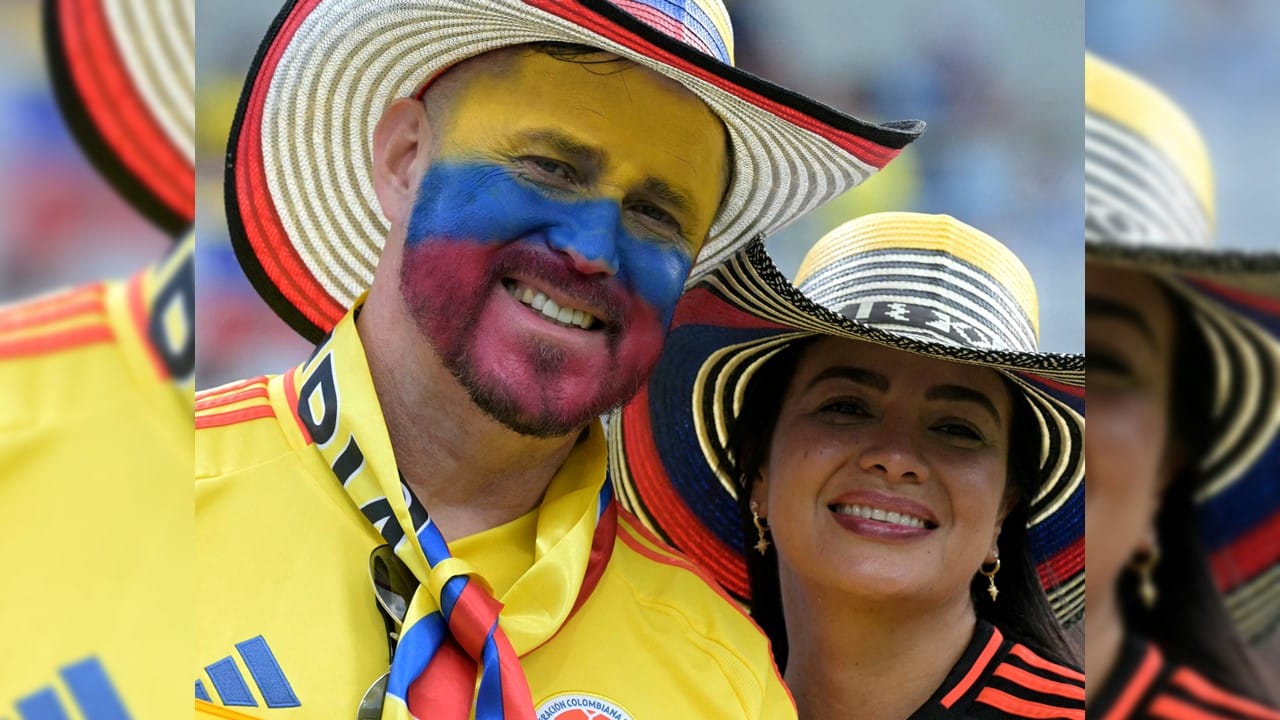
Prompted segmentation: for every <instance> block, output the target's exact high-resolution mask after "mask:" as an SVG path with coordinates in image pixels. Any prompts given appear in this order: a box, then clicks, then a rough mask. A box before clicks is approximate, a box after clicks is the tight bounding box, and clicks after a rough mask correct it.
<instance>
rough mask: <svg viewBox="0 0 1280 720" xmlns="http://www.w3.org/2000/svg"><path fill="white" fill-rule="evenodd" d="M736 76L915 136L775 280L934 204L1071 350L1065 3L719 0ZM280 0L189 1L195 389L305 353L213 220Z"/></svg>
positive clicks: (1077, 280) (1076, 169)
mask: <svg viewBox="0 0 1280 720" xmlns="http://www.w3.org/2000/svg"><path fill="white" fill-rule="evenodd" d="M727 5H728V6H729V9H730V13H731V14H732V15H733V18H734V25H735V30H736V35H737V60H738V64H739V66H741V67H743V68H745V69H747V70H749V71H751V72H754V73H755V74H757V75H762V76H764V77H767V78H769V79H771V80H774V81H776V82H778V83H780V84H782V85H785V86H788V87H791V88H794V89H796V90H799V91H801V92H803V93H805V94H808V95H810V96H812V97H815V98H818V99H820V100H822V101H823V102H825V103H827V104H828V105H832V106H834V107H836V108H839V109H841V110H845V111H848V112H853V113H855V114H857V115H860V116H863V117H866V118H869V119H874V120H877V121H888V120H897V119H904V118H921V119H924V120H926V121H928V123H929V129H928V131H927V132H926V133H925V134H924V136H923V137H922V138H921V139H920V140H919V141H917V142H916V143H915V144H914V145H913V146H912V147H911V148H909V149H908V150H907V151H906V152H904V153H903V154H902V155H901V156H900V157H899V159H898V160H896V161H895V162H894V163H893V164H892V165H891V166H890V167H889V169H888V170H887V171H886V172H884V173H882V174H881V175H880V176H878V177H876V178H873V179H872V180H871V181H870V182H868V183H867V184H865V185H863V186H862V187H861V188H858V189H856V190H855V191H853V193H851V194H850V195H849V196H846V197H845V198H842V199H840V200H838V201H836V202H835V203H833V204H832V205H831V206H829V207H828V208H827V209H826V210H824V211H822V212H820V213H818V214H815V215H813V216H811V217H809V218H807V219H806V220H804V221H801V222H800V223H797V224H796V225H793V226H792V227H789V228H787V229H786V230H784V231H782V232H780V233H779V234H777V235H776V236H775V237H773V238H771V239H770V241H769V250H770V252H771V253H773V255H774V257H775V258H776V259H777V260H778V262H779V264H780V265H781V267H782V269H783V270H784V271H785V272H787V273H788V274H791V273H794V272H795V270H796V268H797V267H798V266H799V263H800V258H801V257H803V255H804V252H805V250H807V249H808V247H809V246H810V245H811V244H812V243H813V241H815V240H816V239H817V238H818V237H820V236H821V235H822V233H824V232H826V231H827V230H829V229H831V228H833V227H835V226H836V225H838V224H840V222H842V221H844V220H846V219H849V218H852V217H854V216H856V215H860V214H864V213H868V212H874V211H878V210H919V211H923V212H946V213H949V214H952V215H955V216H956V217H958V218H960V219H961V220H963V221H965V222H968V223H970V224H972V225H975V226H976V227H979V228H982V229H983V230H985V231H987V232H989V233H990V234H992V235H994V236H995V237H997V238H999V239H1001V240H1002V241H1004V242H1005V243H1006V244H1008V245H1009V246H1010V247H1012V248H1013V249H1014V251H1015V252H1016V253H1018V255H1019V256H1020V257H1021V258H1022V259H1023V261H1024V262H1025V263H1026V265H1027V266H1028V268H1030V270H1031V273H1032V275H1033V277H1034V278H1035V281H1036V284H1037V286H1038V288H1039V291H1040V306H1041V333H1042V343H1043V346H1044V347H1045V348H1046V349H1049V350H1056V351H1064V352H1080V351H1082V350H1083V319H1082V308H1083V303H1082V301H1081V293H1082V289H1083V276H1084V270H1083V259H1082V254H1081V228H1082V225H1083V221H1082V213H1081V209H1080V208H1081V205H1082V202H1083V189H1082V188H1083V169H1082V163H1083V156H1082V153H1081V147H1080V138H1081V127H1082V125H1083V114H1082V109H1081V107H1082V102H1083V100H1082V98H1083V84H1082V78H1081V72H1080V67H1081V56H1080V47H1081V44H1082V42H1083V38H1084V24H1083V23H1084V16H1083V11H1082V10H1081V9H1080V8H1079V7H1078V6H1077V5H1076V4H1075V3H1053V2H1037V3H1027V2H1024V1H1023V0H909V1H908V0H901V1H900V2H897V3H880V4H872V3H848V2H843V1H842V0H805V2H804V4H803V6H804V11H803V12H798V11H797V10H796V8H797V4H796V3H794V2H790V1H789V0H738V1H737V2H734V1H733V0H729V2H727ZM277 8H278V4H277V3H274V2H263V1H262V0H217V2H213V1H211V0H207V1H206V0H202V1H201V2H199V3H198V7H197V10H198V12H197V16H196V28H197V73H196V82H197V91H198V94H199V98H200V100H199V102H200V105H199V107H198V108H197V117H198V118H199V120H198V122H197V132H198V145H197V158H198V170H199V186H198V192H199V198H198V207H199V213H198V220H197V242H198V247H199V250H198V259H197V268H198V289H199V301H198V308H199V310H198V312H199V314H198V329H199V336H198V345H197V347H198V352H199V360H198V370H197V387H201V388H203V387H209V386H211V385H215V384H220V383H223V382H228V381H231V380H234V379H237V378H239V377H244V376H250V375H257V374H261V373H271V372H279V371H281V370H284V369H286V368H288V367H290V366H291V365H293V364H296V363H297V362H299V361H301V359H303V358H304V357H305V356H306V354H307V353H308V351H309V348H308V347H307V346H306V345H305V344H304V343H303V342H302V341H301V340H300V339H298V338H297V337H296V336H294V334H293V333H292V332H291V331H290V330H289V329H288V328H287V327H286V326H285V325H284V324H283V323H282V322H281V321H279V320H277V319H276V318H275V316H274V315H273V314H271V313H270V311H268V310H266V308H265V306H264V305H263V304H262V303H261V301H259V300H258V298H257V295H256V294H255V293H254V292H253V291H252V290H251V289H250V287H249V285H248V283H247V281H246V280H245V279H244V277H243V274H242V273H241V272H240V270H239V267H238V265H237V264H236V261H235V258H234V256H233V254H232V251H231V248H230V245H229V241H228V239H227V236H226V229H225V219H224V217H223V211H222V198H221V192H222V155H223V152H224V145H225V143H226V137H227V129H228V128H229V127H230V123H231V118H232V115H233V113H234V109H235V105H236V101H237V99H238V97H239V92H240V87H241V83H242V81H243V78H244V73H245V71H246V70H247V68H248V66H249V64H250V62H251V61H252V59H253V55H254V53H255V51H256V49H257V45H258V42H259V40H260V39H261V36H262V33H263V32H264V31H265V29H266V27H267V26H268V25H269V24H270V22H271V19H272V18H273V17H274V14H275V10H276V9H277Z"/></svg>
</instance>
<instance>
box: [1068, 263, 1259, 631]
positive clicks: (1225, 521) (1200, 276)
mask: <svg viewBox="0 0 1280 720" xmlns="http://www.w3.org/2000/svg"><path fill="white" fill-rule="evenodd" d="M1086 248H1087V250H1086V257H1087V258H1088V259H1089V260H1090V261H1091V262H1099V263H1105V264H1108V265H1112V266H1116V267H1123V268H1128V269H1131V270H1137V271H1142V272H1148V273H1152V274H1153V275H1155V276H1156V277H1158V278H1160V279H1162V280H1163V281H1164V283H1165V285H1166V286H1168V287H1169V288H1170V289H1171V290H1172V291H1174V292H1176V293H1178V295H1179V296H1181V297H1183V298H1185V299H1186V301H1187V303H1188V305H1189V306H1190V308H1191V310H1192V313H1193V317H1194V318H1195V322H1196V325H1197V330H1198V332H1199V333H1200V335H1201V337H1203V338H1204V340H1205V344H1206V345H1207V347H1208V349H1209V354H1210V357H1211V358H1212V361H1213V364H1214V377H1213V380H1212V382H1213V409H1212V412H1213V416H1212V418H1211V419H1210V434H1211V437H1210V440H1209V443H1208V445H1207V448H1206V451H1205V453H1204V457H1203V458H1202V462H1201V467H1200V472H1201V485H1200V486H1199V488H1198V489H1197V491H1196V495H1195V498H1194V500H1195V503H1196V505H1197V508H1198V514H1199V521H1200V530H1201V533H1202V536H1203V540H1204V544H1205V549H1206V551H1207V552H1208V554H1209V558H1210V564H1211V566H1212V569H1213V573H1214V577H1215V578H1216V580H1217V583H1218V587H1219V589H1221V590H1222V592H1223V594H1224V596H1225V598H1226V603H1227V607H1228V609H1229V610H1230V611H1231V613H1232V615H1233V617H1234V618H1235V621H1236V623H1237V625H1238V627H1239V628H1240V630H1241V632H1242V633H1243V634H1244V635H1245V636H1246V637H1248V638H1250V639H1256V638H1259V637H1262V636H1264V635H1266V634H1267V633H1269V632H1270V631H1271V630H1272V629H1274V628H1275V626H1276V624H1277V623H1278V622H1280V542H1277V539H1278V538H1280V403H1278V402H1276V397H1277V395H1278V394H1280V253H1275V252H1249V251H1243V250H1212V249H1181V250H1180V249H1169V248H1162V247H1154V246H1119V245H1116V244H1108V243H1103V242H1091V243H1088V244H1087V245H1086Z"/></svg>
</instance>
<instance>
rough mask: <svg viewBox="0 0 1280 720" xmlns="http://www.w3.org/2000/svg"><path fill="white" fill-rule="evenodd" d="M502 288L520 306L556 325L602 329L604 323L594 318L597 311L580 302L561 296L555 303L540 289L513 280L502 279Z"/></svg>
mask: <svg viewBox="0 0 1280 720" xmlns="http://www.w3.org/2000/svg"><path fill="white" fill-rule="evenodd" d="M502 287H503V288H505V289H506V291H507V292H508V293H510V295H511V297H513V298H515V299H516V300H518V301H519V302H520V303H521V304H523V305H525V306H526V307H528V308H530V309H532V310H534V311H536V312H537V313H538V314H539V315H540V316H541V317H544V318H546V319H548V320H550V321H552V322H554V323H556V324H557V325H560V326H562V327H572V328H579V329H582V330H602V329H604V325H605V324H604V322H603V321H602V320H600V318H599V317H597V316H596V312H598V311H592V310H591V309H590V308H587V307H586V306H585V304H584V303H581V302H580V301H576V300H572V299H569V298H566V297H564V296H563V295H561V296H559V297H560V300H559V302H557V301H556V299H555V298H554V297H549V296H548V293H547V292H545V291H543V290H542V289H541V288H539V287H536V286H534V285H532V284H530V283H527V282H523V281H520V280H516V279H515V278H503V280H502ZM553 294H554V293H553Z"/></svg>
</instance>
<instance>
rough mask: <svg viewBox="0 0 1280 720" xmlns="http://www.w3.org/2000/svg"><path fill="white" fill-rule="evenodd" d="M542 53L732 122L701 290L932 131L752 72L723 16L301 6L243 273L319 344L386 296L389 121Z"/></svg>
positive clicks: (252, 124) (256, 148) (452, 6)
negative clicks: (456, 81) (651, 78)
mask: <svg viewBox="0 0 1280 720" xmlns="http://www.w3.org/2000/svg"><path fill="white" fill-rule="evenodd" d="M537 42H562V43H576V44H581V45H586V46H590V47H596V48H600V49H602V50H606V51H608V52H611V53H614V54H616V55H618V56H620V57H622V58H625V59H628V60H631V61H634V62H636V63H637V64H639V65H642V66H644V67H647V68H650V69H652V70H654V71H656V72H659V73H661V74H663V75H666V76H668V77H671V78H674V79H675V80H676V81H678V82H680V83H681V84H683V85H684V86H685V87H687V88H688V89H689V90H690V91H691V92H693V93H694V94H696V95H697V96H698V97H700V98H701V99H702V100H704V101H705V102H706V103H707V105H708V106H709V107H710V108H711V109H712V110H713V111H714V112H715V113H716V114H717V115H718V116H719V117H720V118H721V120H722V121H723V122H724V124H725V126H726V128H727V130H728V134H729V138H730V141H731V143H732V146H733V148H732V161H733V167H732V178H731V180H730V187H729V190H728V193H727V195H726V197H725V200H724V203H723V204H722V206H721V207H720V210H719V213H718V215H717V216H716V219H715V222H714V224H713V226H712V228H711V232H710V236H709V238H708V239H707V242H706V244H705V246H704V248H703V250H702V252H701V254H700V255H699V257H698V259H697V261H696V262H695V263H694V265H693V269H692V274H691V277H690V281H691V282H692V281H693V280H696V279H697V278H698V277H699V276H701V275H702V274H703V273H705V272H707V270H708V268H709V267H711V266H712V265H714V264H715V263H717V262H719V261H721V260H723V259H724V258H726V257H728V256H729V255H731V254H732V253H733V252H734V250H736V249H737V247H738V246H739V245H740V244H741V243H745V242H746V241H747V240H749V239H751V238H754V237H757V236H761V235H768V234H769V233H772V232H773V231H775V230H777V229H778V228H780V227H782V226H784V225H786V224H787V223H789V222H791V221H792V220H794V219H795V218H797V217H799V216H800V215H803V214H804V213H806V212H808V211H809V210H812V209H813V208H815V207H817V206H818V205H820V204H822V203H823V202H825V201H827V200H830V199H831V198H833V197H835V196H837V195H839V194H840V193H842V192H844V191H846V190H848V189H849V188H851V187H853V186H855V185H857V184H859V183H861V182H862V181H863V180H866V179H867V178H868V177H870V176H871V175H872V174H873V173H875V172H876V171H877V170H879V169H880V168H881V167H884V165H885V164H887V163H888V162H889V161H890V160H891V159H892V158H893V157H895V156H896V155H897V154H898V152H899V151H900V150H901V149H902V148H903V147H905V146H906V145H907V144H908V143H910V142H911V141H912V140H914V139H915V137H916V136H917V135H918V134H919V133H920V132H921V131H922V130H923V128H924V125H923V123H920V122H918V121H904V122H897V123H889V124H887V125H875V124H871V123H866V122H863V121H861V120H858V119H856V118H852V117H848V116H845V115H842V114H840V113H838V112H836V111H835V110H832V109H830V108H828V107H825V106H823V105H820V104H818V103H815V102H813V101H811V100H808V99H806V98H804V97H801V96H799V95H797V94H795V93H792V92H790V91H788V90H784V89H783V88H780V87H778V86H776V85H773V84H772V83H769V82H767V81H765V80H761V79H759V78H756V77H754V76H752V75H750V74H748V73H745V72H743V71H741V70H737V69H735V68H734V67H733V66H732V63H733V33H732V30H731V28H730V24H729V17H728V14H727V12H726V11H725V8H724V6H723V4H722V3H721V1H720V0H676V1H674V2H673V1H672V0H615V2H613V3H610V2H605V1H604V0H450V1H449V2H445V1H444V0H290V2H287V3H286V4H285V6H284V8H283V9H282V10H281V11H280V14H279V16H278V17H277V18H276V21H275V23H273V24H272V26H271V30H270V31H269V32H268V34H267V36H266V38H265V39H264V40H263V41H262V45H261V47H260V48H259V50H258V56H257V58H256V59H255V60H254V63H253V66H252V68H251V69H250V71H249V75H248V78H247V80H246V83H245V88H244V93H243V95H242V96H241V100H240V107H239V110H238V112H237V114H236V121H235V124H234V126H233V128H232V132H231V139H230V144H229V147H228V164H227V174H226V177H227V182H226V193H227V217H228V222H229V225H230V229H231V237H232V242H233V244H234V246H235V248H236V253H237V256H238V257H239V258H240V262H241V265H243V266H244V268H245V272H246V274H247V275H248V276H249V279H250V280H251V281H252V282H253V284H254V287H255V288H257V290H258V292H259V293H260V294H261V295H262V296H263V297H264V298H265V299H266V300H267V302H268V304H269V305H270V306H271V307H272V308H273V309H274V310H275V311H276V313H278V314H279V315H280V316H281V317H282V318H284V319H285V321H286V322H288V323H289V324H290V325H291V326H292V327H293V328H294V329H296V330H297V331H298V332H300V333H302V334H303V335H304V336H306V337H308V338H311V339H317V338H319V337H320V336H322V335H323V334H324V333H325V332H327V331H328V330H329V329H331V328H332V327H333V325H334V324H335V323H336V322H337V321H338V320H339V319H340V318H341V317H342V316H343V314H345V312H346V311H347V309H348V308H349V307H350V306H351V304H352V303H353V301H354V300H355V298H357V297H358V296H359V295H360V293H362V292H363V291H364V290H365V289H366V288H367V287H368V286H369V283H370V282H371V280H372V277H373V271H374V268H375V266H376V265H377V263H378V257H379V255H380V253H381V251H382V244H383V242H384V241H385V238H386V234H387V228H388V226H387V222H386V220H385V219H384V218H383V217H382V214H381V211H380V209H379V205H378V202H377V198H376V196H375V195H374V192H373V185H372V181H371V176H370V172H371V160H370V139H371V138H372V136H373V129H374V126H375V124H376V123H377V120H378V118H379V116H380V115H381V113H382V111H383V108H385V107H386V105H387V104H388V103H389V102H390V101H391V100H392V99H394V98H401V97H410V96H413V95H415V93H416V92H417V91H418V90H419V89H420V87H421V86H422V85H423V84H424V83H425V82H426V81H427V79H428V78H430V77H432V76H433V75H435V74H436V73H437V72H439V71H440V70H441V69H443V68H447V67H449V66H450V65H453V64H455V63H457V62H459V61H461V60H464V59H466V58H469V57H472V56H475V55H479V54H481V53H484V52H487V51H490V50H494V49H497V48H501V47H506V46H511V45H517V44H524V43H537Z"/></svg>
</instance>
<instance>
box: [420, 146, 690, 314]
mask: <svg viewBox="0 0 1280 720" xmlns="http://www.w3.org/2000/svg"><path fill="white" fill-rule="evenodd" d="M516 173H517V171H516V170H514V169H511V168H506V167H502V166H500V165H495V164H489V163H482V162H457V161H440V160H437V161H435V162H433V163H432V165H431V167H430V169H429V170H428V171H427V173H426V175H425V176H424V177H423V179H422V184H421V185H420V187H419V190H418V199H417V201H416V202H415V204H414V208H413V212H412V215H411V216H410V218H409V224H408V228H407V236H406V250H409V249H412V248H415V247H418V246H419V245H422V244H425V243H439V242H473V243H486V244H503V243H509V242H518V241H519V242H540V243H543V244H545V245H546V246H548V247H550V248H552V249H555V250H558V251H561V252H566V253H568V252H573V253H576V254H578V255H580V256H582V257H583V258H586V259H588V260H591V261H595V262H598V263H599V264H600V265H601V266H604V267H607V268H609V269H610V270H612V273H613V275H614V277H615V278H616V280H617V281H618V282H619V283H621V284H622V286H623V287H624V288H625V289H626V290H627V291H628V292H630V293H633V294H635V295H636V296H638V297H640V298H642V299H644V301H645V302H646V303H647V304H648V305H650V306H651V307H653V308H654V310H655V311H656V312H657V314H658V316H659V317H660V318H662V322H663V327H666V326H668V325H669V324H670V322H671V316H672V313H673V312H674V310H675V304H676V301H677V300H678V299H679V297H680V294H681V293H682V292H683V290H684V282H685V279H686V278H687V277H688V275H689V270H690V268H691V267H692V265H693V259H692V257H690V255H689V253H688V250H687V249H686V248H684V247H682V246H681V245H679V244H676V243H673V242H671V241H669V240H666V239H663V238H658V237H648V238H646V237H642V236H638V235H637V234H636V233H635V232H634V231H632V230H631V229H628V228H627V227H626V225H625V224H624V222H623V209H622V207H621V206H620V205H619V203H618V202H617V201H615V200H611V199H565V198H560V197H556V195H557V194H562V193H560V192H559V191H557V190H554V189H549V188H543V187H539V186H537V185H536V184H535V183H533V182H532V181H529V180H526V179H523V178H521V177H519V176H517V174H516Z"/></svg>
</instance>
